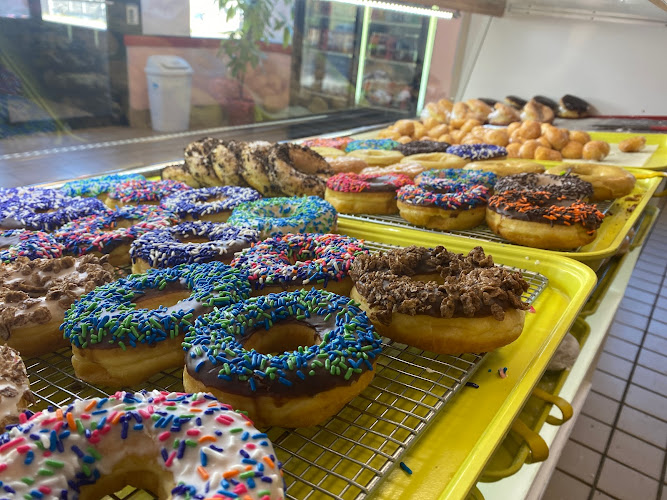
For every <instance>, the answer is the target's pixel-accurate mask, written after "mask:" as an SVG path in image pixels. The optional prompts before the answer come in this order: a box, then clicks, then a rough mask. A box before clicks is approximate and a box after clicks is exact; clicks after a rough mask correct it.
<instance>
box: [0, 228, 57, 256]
mask: <svg viewBox="0 0 667 500" xmlns="http://www.w3.org/2000/svg"><path fill="white" fill-rule="evenodd" d="M62 255H63V246H62V245H61V244H60V243H58V242H57V241H56V239H55V238H54V237H53V236H51V235H50V234H47V233H43V232H41V231H26V230H23V229H10V230H8V231H0V262H4V263H7V262H13V261H15V260H16V259H18V258H19V257H27V258H28V259H30V260H34V259H57V258H59V257H62Z"/></svg>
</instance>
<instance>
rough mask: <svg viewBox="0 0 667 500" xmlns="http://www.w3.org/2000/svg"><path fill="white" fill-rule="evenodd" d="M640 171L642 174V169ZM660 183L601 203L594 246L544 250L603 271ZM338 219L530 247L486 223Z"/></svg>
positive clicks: (647, 182) (643, 184)
mask: <svg viewBox="0 0 667 500" xmlns="http://www.w3.org/2000/svg"><path fill="white" fill-rule="evenodd" d="M636 171H637V172H641V170H636ZM660 182H661V179H660V178H655V177H653V178H646V179H639V180H637V183H636V184H635V188H634V190H633V191H632V193H631V194H630V195H628V196H626V197H623V198H619V199H617V200H615V201H613V202H601V203H598V207H599V208H600V210H602V211H603V212H605V219H604V221H603V222H602V225H601V226H600V228H599V229H598V234H597V237H596V238H595V240H594V241H593V242H592V243H589V244H588V245H585V246H583V247H580V248H578V249H576V250H574V251H557V250H542V251H543V252H547V253H550V254H554V255H560V256H563V257H570V258H572V259H575V260H578V261H580V262H583V263H585V264H586V265H588V266H589V267H591V268H592V269H594V270H597V269H599V268H600V266H601V265H602V264H603V263H604V262H605V261H607V260H608V259H609V258H611V257H612V256H613V255H615V254H616V252H617V251H618V250H619V248H620V247H621V245H622V243H623V240H624V238H625V237H626V235H627V234H628V232H629V231H630V230H631V228H632V226H633V225H634V224H635V223H636V222H637V220H638V219H639V218H640V216H641V213H642V212H643V210H644V208H645V207H646V205H647V203H648V202H649V200H650V199H651V197H652V196H653V194H654V193H655V191H656V189H657V188H658V185H659V184H660ZM338 219H339V225H342V226H343V227H347V226H348V225H350V226H354V225H355V224H359V223H361V224H363V227H367V226H368V225H369V224H377V225H382V226H384V227H386V228H387V230H390V231H394V230H397V231H405V230H408V231H411V232H413V233H414V235H415V238H417V239H419V238H421V236H419V234H420V233H421V234H424V233H426V234H430V235H437V236H440V235H442V236H445V235H446V236H447V237H451V238H460V239H469V238H472V239H474V240H478V241H480V242H491V243H497V244H502V245H507V246H511V247H514V248H517V249H528V247H524V246H521V245H517V244H515V243H512V242H509V241H507V240H505V239H504V238H501V237H500V236H498V235H496V234H495V233H493V231H491V229H489V227H488V226H487V225H486V224H481V225H479V226H477V227H475V228H473V229H469V230H466V231H441V230H438V229H426V228H422V227H419V226H415V225H414V224H411V223H409V222H407V221H406V220H405V219H403V218H401V217H400V216H398V215H349V214H339V215H338Z"/></svg>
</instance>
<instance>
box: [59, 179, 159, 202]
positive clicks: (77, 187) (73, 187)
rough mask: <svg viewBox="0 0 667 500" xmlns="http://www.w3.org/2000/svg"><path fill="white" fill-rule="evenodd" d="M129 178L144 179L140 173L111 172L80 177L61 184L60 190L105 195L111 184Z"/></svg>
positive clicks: (89, 194)
mask: <svg viewBox="0 0 667 500" xmlns="http://www.w3.org/2000/svg"><path fill="white" fill-rule="evenodd" d="M129 180H146V178H145V177H144V176H143V175H141V174H111V175H105V176H102V177H95V178H93V179H81V180H76V181H70V182H66V183H65V184H63V186H62V187H61V188H60V191H61V192H62V193H63V194H64V195H65V196H86V197H88V196H99V195H106V193H107V192H108V191H109V190H110V189H111V187H112V186H114V185H116V184H119V183H121V182H125V181H129Z"/></svg>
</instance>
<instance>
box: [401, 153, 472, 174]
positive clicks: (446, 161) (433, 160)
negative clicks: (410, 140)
mask: <svg viewBox="0 0 667 500" xmlns="http://www.w3.org/2000/svg"><path fill="white" fill-rule="evenodd" d="M447 149H449V148H447ZM468 161H469V160H468V159H467V158H462V157H461V156H460V155H456V154H451V153H418V154H413V155H410V156H406V157H405V158H403V159H401V163H419V164H420V165H423V166H424V167H426V168H429V169H430V168H463V167H464V166H465V165H466V164H467V163H468Z"/></svg>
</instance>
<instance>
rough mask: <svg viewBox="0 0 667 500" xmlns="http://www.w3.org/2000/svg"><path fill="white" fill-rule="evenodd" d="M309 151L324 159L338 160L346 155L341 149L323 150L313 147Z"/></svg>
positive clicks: (322, 147)
mask: <svg viewBox="0 0 667 500" xmlns="http://www.w3.org/2000/svg"><path fill="white" fill-rule="evenodd" d="M310 149H311V150H313V151H315V152H316V153H317V154H318V155H320V156H322V157H324V158H339V157H343V158H344V157H345V155H347V153H346V152H345V151H343V150H342V149H336V148H325V147H324V146H314V147H312V148H310Z"/></svg>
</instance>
